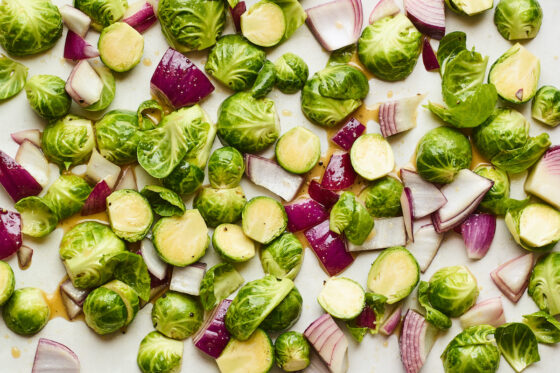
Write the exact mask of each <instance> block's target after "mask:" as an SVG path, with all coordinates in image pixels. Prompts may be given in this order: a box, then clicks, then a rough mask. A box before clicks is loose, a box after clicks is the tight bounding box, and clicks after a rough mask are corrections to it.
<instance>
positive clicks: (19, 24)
mask: <svg viewBox="0 0 560 373" xmlns="http://www.w3.org/2000/svg"><path fill="white" fill-rule="evenodd" d="M61 35H62V16H61V15H60V12H59V11H58V8H57V7H56V5H54V4H53V3H52V2H51V0H25V1H21V0H3V1H2V4H1V5H0V44H1V45H2V47H3V48H4V49H5V50H6V51H7V52H8V53H9V54H12V55H14V56H28V55H31V54H36V53H40V52H43V51H46V50H47V49H50V48H52V47H53V46H54V44H55V43H56V41H57V40H58V39H59V38H60V36H61Z"/></svg>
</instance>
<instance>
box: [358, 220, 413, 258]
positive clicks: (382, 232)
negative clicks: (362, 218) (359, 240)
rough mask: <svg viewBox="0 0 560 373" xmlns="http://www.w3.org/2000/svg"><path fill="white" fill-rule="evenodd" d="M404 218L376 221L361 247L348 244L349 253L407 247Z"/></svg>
mask: <svg viewBox="0 0 560 373" xmlns="http://www.w3.org/2000/svg"><path fill="white" fill-rule="evenodd" d="M404 225H405V224H404V219H403V217H402V216H397V217H394V218H379V219H375V224H374V226H373V230H372V233H371V234H370V236H369V237H368V238H367V239H366V240H365V241H364V243H363V244H361V245H355V244H353V243H351V242H350V243H348V251H350V252H352V251H365V250H380V249H386V248H388V247H393V246H404V245H406V229H405V227H404Z"/></svg>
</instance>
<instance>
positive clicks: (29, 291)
mask: <svg viewBox="0 0 560 373" xmlns="http://www.w3.org/2000/svg"><path fill="white" fill-rule="evenodd" d="M50 315H51V310H50V308H49V304H48V303H47V300H46V298H45V294H44V293H43V292H42V291H41V290H40V289H37V288H21V289H17V290H16V291H14V293H13V294H12V296H11V297H10V299H8V301H7V302H6V303H5V304H4V306H3V308H2V317H3V318H4V322H5V323H6V326H7V327H8V328H9V329H10V330H11V331H13V332H14V333H17V334H20V335H31V334H35V333H37V332H39V330H41V329H43V328H44V327H45V325H47V322H49V317H50Z"/></svg>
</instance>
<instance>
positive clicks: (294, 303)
mask: <svg viewBox="0 0 560 373" xmlns="http://www.w3.org/2000/svg"><path fill="white" fill-rule="evenodd" d="M302 310H303V299H302V298H301V294H300V293H299V291H298V289H297V288H296V287H295V286H294V288H293V289H292V290H291V291H290V292H289V293H288V295H286V298H284V299H283V300H282V302H280V304H279V305H278V306H276V308H274V309H273V310H272V312H271V313H270V314H269V315H268V316H267V317H266V318H265V319H264V320H263V322H262V323H261V324H260V325H259V327H260V328H263V329H264V330H266V331H269V332H281V331H284V330H288V329H290V328H291V327H292V326H293V325H294V324H295V323H296V322H297V321H298V320H299V317H300V316H301V311H302Z"/></svg>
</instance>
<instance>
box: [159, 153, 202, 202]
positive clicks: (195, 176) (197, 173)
mask: <svg viewBox="0 0 560 373" xmlns="http://www.w3.org/2000/svg"><path fill="white" fill-rule="evenodd" d="M161 181H162V183H163V186H164V187H166V188H169V189H171V190H172V191H174V192H175V193H178V194H180V195H188V194H192V193H194V192H196V191H197V189H198V188H200V186H201V185H202V182H203V181H204V170H203V169H201V168H200V167H197V166H195V165H192V164H190V163H189V162H188V161H186V160H185V159H184V158H183V159H182V160H181V161H180V162H179V164H178V165H177V167H175V168H174V169H173V171H171V173H170V174H169V175H167V176H166V177H164V178H163V179H162V180H161Z"/></svg>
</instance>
